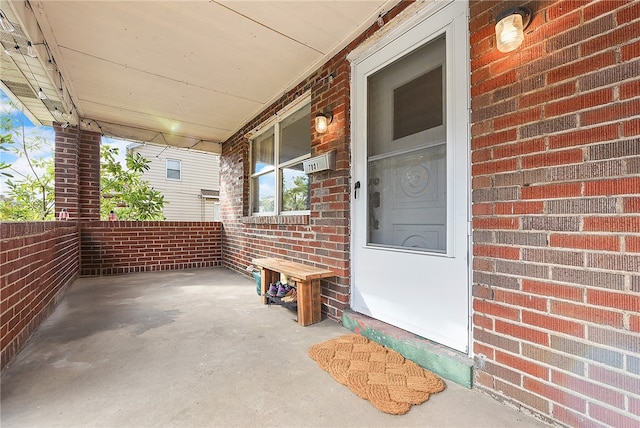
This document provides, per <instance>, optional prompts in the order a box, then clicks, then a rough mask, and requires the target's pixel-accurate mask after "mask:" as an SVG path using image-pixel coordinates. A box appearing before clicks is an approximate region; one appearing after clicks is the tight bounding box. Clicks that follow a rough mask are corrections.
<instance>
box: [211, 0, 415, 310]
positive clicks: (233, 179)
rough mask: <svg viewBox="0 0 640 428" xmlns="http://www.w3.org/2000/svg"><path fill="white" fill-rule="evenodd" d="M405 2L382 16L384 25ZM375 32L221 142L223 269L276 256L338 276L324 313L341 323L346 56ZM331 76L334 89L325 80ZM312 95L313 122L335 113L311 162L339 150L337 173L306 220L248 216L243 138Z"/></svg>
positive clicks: (316, 181)
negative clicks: (300, 98) (322, 114)
mask: <svg viewBox="0 0 640 428" xmlns="http://www.w3.org/2000/svg"><path fill="white" fill-rule="evenodd" d="M409 4H410V2H403V3H401V4H399V5H398V6H396V7H395V8H394V9H392V10H390V11H389V12H387V14H386V15H385V20H386V21H387V22H388V21H389V20H390V19H392V18H393V17H395V16H396V15H397V14H398V13H399V12H400V11H402V10H403V9H405V8H406V7H407V6H408V5H409ZM378 29H379V27H378V25H377V24H374V25H373V26H372V27H371V28H369V29H368V30H367V31H365V32H364V33H363V34H361V35H360V36H359V37H357V38H356V40H354V41H353V42H352V43H351V44H350V45H349V46H348V47H346V48H345V49H343V50H342V51H341V52H340V53H338V54H337V55H336V56H334V57H333V58H332V59H331V60H329V61H328V62H327V63H326V64H324V65H323V66H322V67H321V68H320V69H319V70H317V71H316V72H314V73H313V74H311V75H310V76H309V77H307V78H306V79H304V80H303V81H302V82H301V83H299V84H298V85H297V86H296V87H295V88H293V89H291V90H289V91H288V92H286V93H285V94H284V95H283V96H282V97H281V98H280V99H279V100H278V101H277V102H275V103H274V104H272V105H271V106H270V107H269V108H267V109H266V110H265V111H263V112H262V113H260V114H259V115H258V116H256V117H255V118H254V119H253V120H251V121H250V122H249V123H247V124H245V126H244V127H243V128H242V129H241V130H240V131H238V132H237V133H236V134H235V135H234V136H233V137H231V138H230V139H228V140H227V141H225V142H224V143H223V146H222V157H221V165H220V168H221V187H220V195H221V196H220V201H221V217H222V222H223V224H224V232H223V242H224V245H223V248H224V249H223V263H224V264H225V266H227V267H228V268H230V269H234V270H236V271H238V272H242V273H245V274H246V272H245V270H244V269H245V267H246V266H248V265H249V264H250V263H251V259H252V258H255V257H281V258H285V259H291V260H296V261H300V262H303V263H308V264H311V265H315V266H319V267H325V268H328V269H331V270H333V271H334V272H335V273H336V277H334V278H329V279H328V280H323V281H322V311H323V313H325V314H326V315H327V316H329V317H330V318H333V319H336V320H340V319H341V317H342V311H343V310H344V309H346V308H347V307H348V302H349V275H350V273H349V269H350V262H349V251H350V249H349V236H350V232H349V221H350V208H349V201H350V195H351V190H350V189H351V185H350V163H349V162H350V150H351V149H350V126H349V125H350V117H349V108H350V97H349V91H350V83H349V78H350V66H349V61H348V60H347V59H346V56H347V54H348V53H349V52H351V50H353V48H355V47H356V46H358V45H359V44H360V43H362V41H363V40H365V39H367V38H368V37H370V36H371V35H372V34H374V33H375V32H376V31H377V30H378ZM330 75H332V79H331V83H330V82H329V80H330V79H329V76H330ZM309 90H310V92H311V116H312V118H313V117H314V116H315V115H316V113H318V112H324V111H330V112H333V122H332V123H331V125H329V130H328V132H327V133H325V134H323V135H320V134H317V133H316V132H315V130H314V129H313V123H310V124H309V127H310V128H311V132H312V141H311V155H312V156H315V155H318V154H321V153H325V152H328V151H331V150H334V149H335V150H336V152H337V157H336V168H335V170H331V171H323V172H320V173H315V174H313V175H312V176H311V210H310V215H309V216H293V217H292V216H275V217H269V218H264V217H260V218H251V217H250V216H249V193H248V191H249V184H248V183H249V181H248V177H249V173H250V166H249V141H248V140H247V139H246V138H245V137H244V135H245V134H246V133H247V132H248V131H250V130H252V129H253V128H255V127H257V126H258V125H260V124H261V123H263V122H265V121H266V120H267V119H269V118H271V117H272V116H273V115H274V114H276V113H277V112H278V111H280V110H281V109H283V108H284V107H286V106H287V105H289V104H290V103H291V102H292V101H294V100H295V99H297V98H298V96H299V95H301V94H303V93H305V92H306V91H309Z"/></svg>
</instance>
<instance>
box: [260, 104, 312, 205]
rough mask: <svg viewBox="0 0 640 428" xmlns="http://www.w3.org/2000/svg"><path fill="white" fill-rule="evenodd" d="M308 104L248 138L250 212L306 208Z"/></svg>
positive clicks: (309, 142) (309, 139) (309, 140)
mask: <svg viewBox="0 0 640 428" xmlns="http://www.w3.org/2000/svg"><path fill="white" fill-rule="evenodd" d="M310 156H311V105H310V104H308V103H307V104H306V105H305V106H304V107H302V108H300V109H297V110H295V111H294V112H293V113H291V114H288V115H285V116H283V117H282V118H280V119H279V120H277V121H276V122H275V123H274V124H273V125H270V126H269V127H267V128H265V129H264V130H261V131H260V133H259V134H258V135H257V136H256V137H254V138H253V140H252V141H251V184H250V186H251V190H250V191H251V213H252V214H257V215H259V214H270V215H276V214H293V213H300V212H308V210H309V176H308V175H307V174H305V173H304V169H303V166H302V161H303V160H304V159H307V158H309V157H310Z"/></svg>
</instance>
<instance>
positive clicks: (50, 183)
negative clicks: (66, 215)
mask: <svg viewBox="0 0 640 428" xmlns="http://www.w3.org/2000/svg"><path fill="white" fill-rule="evenodd" d="M16 120H17V122H15V123H14V121H13V120H11V118H10V117H9V116H8V115H6V116H4V115H3V118H2V121H1V122H0V127H1V128H2V138H1V140H0V151H4V152H11V153H13V154H14V155H16V156H18V157H20V158H23V159H25V160H26V162H27V165H28V166H29V171H30V172H28V173H26V174H23V173H20V172H19V171H17V170H15V169H14V168H12V166H11V165H10V164H8V163H6V162H4V161H3V162H0V173H1V174H2V175H4V176H6V177H9V178H8V179H7V182H6V183H7V186H8V188H9V190H8V192H7V196H6V197H3V198H2V199H0V220H9V221H35V220H52V219H53V217H54V212H53V210H54V202H55V199H54V187H55V182H54V164H53V159H52V158H51V157H50V156H47V157H44V156H43V155H39V156H38V155H34V153H50V152H51V143H50V142H48V141H47V139H46V138H44V137H43V136H42V135H38V134H36V135H33V136H29V137H27V136H26V133H25V124H24V122H23V121H20V120H18V119H16ZM14 174H15V175H18V176H20V177H19V178H17V179H16V178H14Z"/></svg>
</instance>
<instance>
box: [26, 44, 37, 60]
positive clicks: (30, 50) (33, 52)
mask: <svg viewBox="0 0 640 428" xmlns="http://www.w3.org/2000/svg"><path fill="white" fill-rule="evenodd" d="M27 55H29V56H30V57H31V58H36V57H37V56H38V54H37V53H36V49H35V48H34V47H33V45H32V44H31V42H27Z"/></svg>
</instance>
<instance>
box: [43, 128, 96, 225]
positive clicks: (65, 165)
mask: <svg viewBox="0 0 640 428" xmlns="http://www.w3.org/2000/svg"><path fill="white" fill-rule="evenodd" d="M54 130H55V132H56V141H55V176H56V185H55V192H56V204H55V205H56V218H58V217H57V216H58V213H59V212H60V210H62V208H66V210H67V212H68V213H69V218H70V219H72V220H76V219H82V220H100V142H101V135H100V133H97V132H92V131H87V130H85V129H82V128H80V127H77V126H68V127H67V128H64V129H63V128H62V127H61V126H60V125H58V124H55V123H54Z"/></svg>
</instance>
